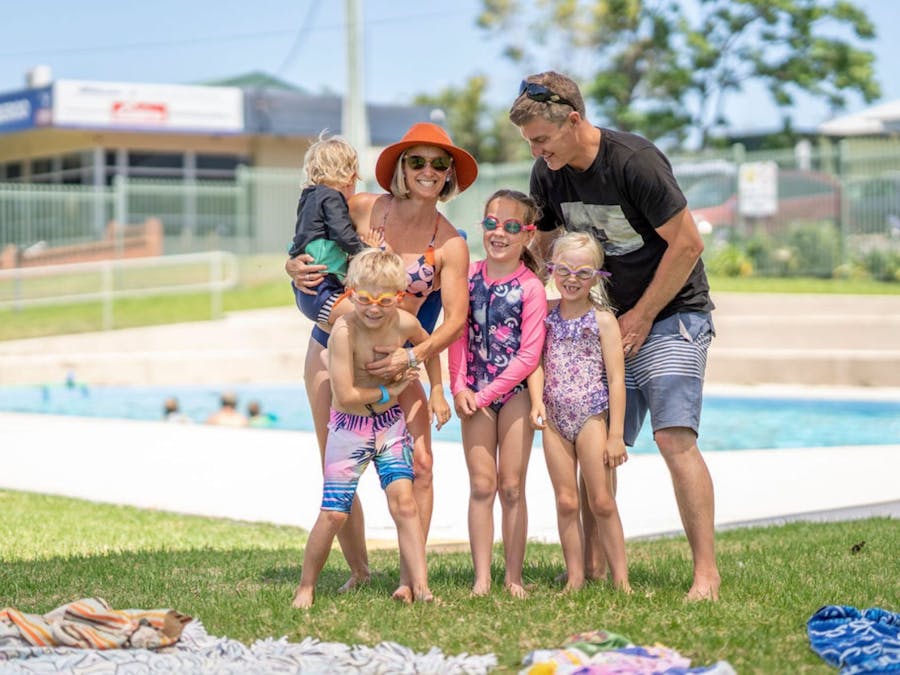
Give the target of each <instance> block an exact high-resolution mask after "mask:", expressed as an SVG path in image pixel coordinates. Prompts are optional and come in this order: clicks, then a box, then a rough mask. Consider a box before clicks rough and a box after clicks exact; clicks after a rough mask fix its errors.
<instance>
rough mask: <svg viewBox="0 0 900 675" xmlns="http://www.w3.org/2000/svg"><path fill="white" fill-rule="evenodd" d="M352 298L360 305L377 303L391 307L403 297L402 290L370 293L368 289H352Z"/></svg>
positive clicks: (380, 305)
mask: <svg viewBox="0 0 900 675" xmlns="http://www.w3.org/2000/svg"><path fill="white" fill-rule="evenodd" d="M352 297H353V300H354V301H356V302H357V303H359V304H360V305H378V306H379V307H393V306H394V305H396V304H397V303H398V302H400V301H401V300H402V299H403V291H400V292H399V293H390V292H388V293H381V294H380V295H372V294H371V293H369V292H368V291H359V290H355V289H354V290H353V291H352Z"/></svg>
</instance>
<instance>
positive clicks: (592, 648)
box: [519, 630, 735, 675]
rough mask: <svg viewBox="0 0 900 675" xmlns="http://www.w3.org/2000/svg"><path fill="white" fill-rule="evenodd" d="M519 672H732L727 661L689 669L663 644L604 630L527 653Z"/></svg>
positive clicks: (664, 674) (714, 674)
mask: <svg viewBox="0 0 900 675" xmlns="http://www.w3.org/2000/svg"><path fill="white" fill-rule="evenodd" d="M522 664H523V665H524V666H525V667H524V668H523V669H522V670H520V671H519V675H551V674H552V675H687V674H688V673H690V674H692V675H699V674H700V673H703V674H704V675H735V671H734V668H732V667H731V664H729V663H728V662H727V661H718V662H716V663H714V664H713V665H711V666H698V667H694V668H691V660H690V659H689V658H687V657H684V656H682V655H681V654H679V653H678V652H677V651H675V650H674V649H670V648H668V647H665V646H663V645H654V646H652V647H640V646H637V645H634V644H632V643H631V641H630V640H628V638H625V637H622V636H621V635H617V634H616V633H611V632H609V631H605V630H595V631H590V632H587V633H578V634H577V635H572V636H571V637H569V638H567V639H566V640H565V642H564V643H563V646H562V647H561V648H559V649H538V650H535V651H533V652H529V653H528V654H527V655H526V656H525V658H524V659H522Z"/></svg>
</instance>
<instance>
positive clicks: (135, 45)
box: [0, 0, 459, 67]
mask: <svg viewBox="0 0 900 675" xmlns="http://www.w3.org/2000/svg"><path fill="white" fill-rule="evenodd" d="M320 5H321V3H320V1H319V0H314V1H313V3H312V4H311V6H310V8H309V9H308V10H307V16H306V17H305V19H304V22H303V24H301V27H300V30H299V31H298V32H297V33H296V36H297V37H296V39H295V42H294V45H293V46H292V47H291V52H289V54H288V58H286V59H285V61H288V60H289V59H290V58H292V57H293V52H294V51H295V48H296V47H298V46H299V45H300V39H301V37H303V35H305V33H306V32H307V31H306V26H307V25H308V23H309V22H311V19H312V15H313V14H314V13H315V11H318V8H319V6H320ZM455 14H459V9H458V8H457V9H446V10H435V11H432V12H422V13H420V14H413V15H402V16H392V17H385V18H382V19H375V20H369V21H363V23H364V25H365V26H366V27H373V26H379V25H383V24H397V23H398V22H414V21H420V20H425V19H427V20H431V19H434V18H440V17H442V16H450V15H455ZM345 26H346V21H339V22H335V23H330V24H324V25H320V26H317V29H318V30H323V31H324V30H343V29H344V28H345ZM292 33H294V31H293V30H288V29H283V28H282V29H277V30H267V31H256V32H250V33H231V34H227V35H207V36H203V37H193V38H178V39H172V40H156V41H153V42H131V43H126V44H117V45H101V46H96V45H94V46H91V47H60V48H51V49H29V50H26V51H15V52H0V59H12V58H20V57H32V56H39V57H48V56H54V55H73V54H101V53H104V52H120V51H123V50H135V49H147V48H153V47H175V46H180V45H196V44H200V43H211V42H225V41H228V42H231V41H235V40H253V39H258V38H266V37H276V36H283V35H290V34H292ZM284 65H286V64H283V65H282V67H284Z"/></svg>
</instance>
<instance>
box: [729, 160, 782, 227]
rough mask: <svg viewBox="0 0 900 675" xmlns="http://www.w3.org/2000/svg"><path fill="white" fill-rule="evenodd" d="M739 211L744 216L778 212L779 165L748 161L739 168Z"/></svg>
mask: <svg viewBox="0 0 900 675" xmlns="http://www.w3.org/2000/svg"><path fill="white" fill-rule="evenodd" d="M738 212H739V213H740V215H742V216H744V217H750V218H760V217H764V216H774V215H775V214H776V213H777V212H778V165H777V164H776V163H775V162H747V163H745V164H741V166H740V168H739V169H738Z"/></svg>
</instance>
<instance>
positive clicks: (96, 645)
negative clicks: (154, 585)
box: [0, 598, 191, 649]
mask: <svg viewBox="0 0 900 675" xmlns="http://www.w3.org/2000/svg"><path fill="white" fill-rule="evenodd" d="M190 620H191V617H189V616H185V615H184V614H181V613H179V612H176V611H175V610H172V609H112V608H111V607H110V606H109V604H108V603H107V602H106V601H105V600H102V599H101V598H85V599H82V600H76V601H75V602H70V603H68V604H67V605H62V606H61V607H57V608H56V609H54V610H53V611H51V612H48V613H47V614H43V615H42V614H28V613H25V612H22V611H19V610H17V609H14V608H12V607H7V608H5V609H3V610H0V647H12V646H31V647H80V648H83V649H124V648H143V649H157V648H160V647H168V646H170V645H172V644H174V643H176V642H177V641H178V639H179V638H180V637H181V631H182V629H183V628H184V626H185V624H186V623H188V622H189V621H190Z"/></svg>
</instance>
